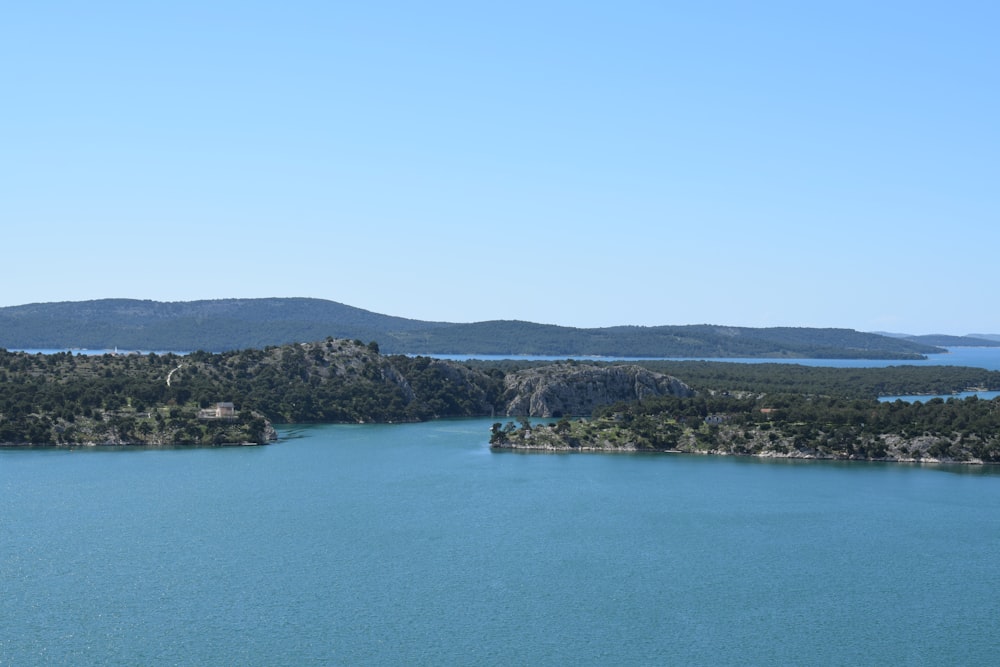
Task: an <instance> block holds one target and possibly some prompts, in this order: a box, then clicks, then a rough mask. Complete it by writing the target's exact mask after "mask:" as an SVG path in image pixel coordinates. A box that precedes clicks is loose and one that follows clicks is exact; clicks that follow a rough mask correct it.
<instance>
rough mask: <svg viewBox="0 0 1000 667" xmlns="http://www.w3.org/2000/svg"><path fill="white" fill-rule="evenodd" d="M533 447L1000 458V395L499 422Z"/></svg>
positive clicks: (797, 397)
mask: <svg viewBox="0 0 1000 667" xmlns="http://www.w3.org/2000/svg"><path fill="white" fill-rule="evenodd" d="M490 445H491V446H492V447H494V448H496V449H513V450H527V451H567V452H571V451H604V452H616V451H617V452H622V451H625V452H679V453H691V454H716V455H736V456H759V457H780V458H818V459H838V460H867V461H909V462H961V463H1000V398H997V399H993V400H980V399H978V398H977V397H975V396H973V397H969V398H965V399H956V398H949V399H942V398H932V399H929V400H928V401H926V402H923V401H917V402H913V403H908V402H904V401H901V400H897V401H894V402H881V401H878V400H875V399H861V398H845V397H832V396H816V395H803V394H753V393H749V392H738V393H725V394H709V395H700V396H698V397H694V398H674V397H661V398H657V399H654V400H650V401H642V402H635V403H629V404H617V405H613V406H607V407H605V408H602V409H601V410H598V411H595V414H594V416H593V418H590V419H577V420H570V419H561V420H559V421H558V422H555V423H551V424H542V425H532V424H531V422H530V420H523V421H522V422H521V424H520V426H518V425H516V424H514V423H513V422H508V423H507V425H506V426H502V425H501V424H500V423H499V422H498V423H496V424H494V426H493V429H492V433H491V437H490Z"/></svg>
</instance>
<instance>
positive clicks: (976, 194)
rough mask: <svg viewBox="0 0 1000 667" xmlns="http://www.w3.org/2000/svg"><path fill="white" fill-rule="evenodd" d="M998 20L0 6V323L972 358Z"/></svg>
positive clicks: (998, 327) (672, 10)
mask: <svg viewBox="0 0 1000 667" xmlns="http://www.w3.org/2000/svg"><path fill="white" fill-rule="evenodd" d="M998 26H1000V3H997V2H992V1H989V2H963V1H962V0H957V1H952V2H947V3H944V2H935V3H931V2H920V1H919V0H917V1H914V0H908V1H906V2H894V1H891V0H889V1H879V2H871V1H870V0H865V1H863V2H853V1H850V0H837V1H835V2H798V1H794V2H791V1H789V2H768V1H762V2H743V1H738V2H713V1H711V0H707V1H698V2H669V1H666V0H659V1H654V2H637V1H631V0H616V1H615V2H586V1H584V0H572V1H566V2H545V1H544V0H533V1H531V2H520V1H509V0H508V1H505V2H493V3H486V2H467V1H463V2H437V1H434V0H429V1H428V2H419V3H418V2H379V1H377V0H374V1H371V2H335V1H332V0H331V1H317V2H294V1H286V2H251V1H247V0H240V1H239V2H235V1H234V2H224V1H216V2H201V1H198V2H188V1H184V0H172V1H171V2H132V1H128V2H124V1H123V2H102V1H100V0H95V1H92V2H58V1H56V2H45V3H33V2H11V3H5V6H4V7H3V9H2V10H0V91H2V93H0V100H2V103H0V156H2V158H0V223H2V237H0V239H2V240H0V243H2V244H3V245H2V247H3V254H2V257H3V265H2V266H3V280H2V288H0V306H10V305H18V304H24V303H34V302H46V301H77V300H85V299H97V298H106V297H127V298H143V299H155V300H159V301H188V300H194V299H208V298H226V297H267V296H308V297H318V298H324V299H331V300H333V301H339V302H342V303H346V304H349V305H352V306H357V307H360V308H365V309H368V310H373V311H376V312H380V313H385V314H390V315H399V316H404V317H412V318H418V319H425V320H443V321H453V322H470V321H480V320H487V319H521V320H530V321H535V322H545V323H553V324H562V325H568V326H610V325H617V324H639V325H657V324H697V323H714V324H728V325H741V326H837V327H849V328H854V329H860V330H866V331H872V330H885V331H903V332H910V333H938V332H940V333H955V334H963V333H969V332H979V333H997V332H1000V308H998V307H997V302H998V297H997V290H996V285H997V278H996V268H997V255H998V250H1000V39H998V37H997V34H998V33H997V30H998Z"/></svg>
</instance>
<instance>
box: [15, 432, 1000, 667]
mask: <svg viewBox="0 0 1000 667" xmlns="http://www.w3.org/2000/svg"><path fill="white" fill-rule="evenodd" d="M490 423H491V420H482V419H479V420H456V421H439V422H431V423H425V424H403V425H365V426H343V425H341V426H312V427H288V428H284V429H282V431H281V434H282V436H283V439H282V440H281V441H280V442H278V443H277V444H274V445H270V446H267V447H253V448H221V449H211V448H207V449H187V450H185V449H171V450H102V449H76V450H5V451H0V494H2V497H3V500H4V502H3V505H2V506H0V545H2V546H3V550H4V556H3V558H2V560H0V620H2V627H3V629H4V631H3V633H2V634H0V664H3V665H8V664H9V665H48V664H74V665H86V664H101V665H140V664H171V665H174V664H176V665H203V664H219V665H222V664H240V665H337V664H344V665H365V664H391V665H396V664H421V665H450V664H455V665H511V664H533V665H535V664H539V665H544V664H582V665H606V664H649V665H746V664H755V665H764V664H797V665H811V664H812V665H856V664H901V665H940V664H963V665H986V664H994V663H995V654H996V639H995V637H996V636H997V634H998V631H1000V627H998V625H1000V620H998V619H1000V597H998V596H997V595H996V586H995V583H994V582H995V581H996V580H997V576H998V575H1000V561H998V559H997V558H996V557H995V555H996V553H998V551H1000V514H998V513H997V512H996V508H997V507H998V506H1000V475H998V471H997V469H996V468H993V467H982V466H980V467H971V466H970V467H963V466H918V465H906V464H882V463H861V462H855V463H836V462H817V461H807V462H801V461H770V460H757V459H738V458H712V457H698V456H684V455H598V454H595V455H587V454H550V455H546V454H530V455H525V454H515V453H507V452H504V453H494V452H491V451H490V450H489V448H488V446H487V444H486V442H487V437H488V430H489V425H490Z"/></svg>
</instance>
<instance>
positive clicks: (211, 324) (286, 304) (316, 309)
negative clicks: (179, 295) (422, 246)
mask: <svg viewBox="0 0 1000 667" xmlns="http://www.w3.org/2000/svg"><path fill="white" fill-rule="evenodd" d="M328 337H333V338H348V339H358V340H362V341H376V342H378V344H379V346H380V348H381V349H382V351H383V352H386V353H396V354H402V353H408V354H484V355H485V354H497V355H556V356H558V355H566V356H586V355H593V356H634V357H698V358H718V357H759V358H777V359H794V358H805V357H815V358H870V359H913V358H919V357H920V356H922V355H926V354H933V353H938V352H943V351H944V350H943V349H941V348H940V347H937V346H934V345H927V344H925V343H922V342H917V341H911V340H904V339H899V338H891V337H887V336H882V335H878V334H872V333H863V332H858V331H854V330H852V329H813V328H795V327H772V328H749V327H730V326H717V325H708V324H699V325H678V326H656V327H639V326H618V327H608V328H599V329H578V328H573V327H562V326H556V325H548V324H536V323H532V322H522V321H509V320H497V321H488V322H474V323H471V324H458V323H448V322H428V321H423V320H413V319H407V318H402V317H393V316H390V315H382V314H379V313H373V312H371V311H367V310H364V309H361V308H356V307H353V306H348V305H344V304H341V303H337V302H334V301H327V300H324V299H310V298H299V297H295V298H262V299H217V300H203V301H187V302H159V301H147V300H135V299H100V300H95V301H68V302H58V303H36V304H28V305H23V306H9V307H6V308H0V347H4V348H7V349H46V348H55V349H71V348H89V349H110V348H113V347H118V348H120V349H132V350H173V351H193V350H205V351H209V352H221V351H226V350H237V349H247V348H263V347H267V346H270V345H282V344H285V343H292V342H306V341H317V340H322V339H325V338H328Z"/></svg>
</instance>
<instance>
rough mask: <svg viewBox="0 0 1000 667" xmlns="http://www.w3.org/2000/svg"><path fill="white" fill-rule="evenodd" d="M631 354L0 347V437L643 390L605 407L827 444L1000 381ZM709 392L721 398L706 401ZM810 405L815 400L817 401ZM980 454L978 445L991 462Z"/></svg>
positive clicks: (519, 408) (249, 423)
mask: <svg viewBox="0 0 1000 667" xmlns="http://www.w3.org/2000/svg"><path fill="white" fill-rule="evenodd" d="M639 365H640V364H631V365H623V364H613V363H606V362H605V363H590V364H585V363H581V362H578V361H563V362H541V361H535V362H529V361H523V360H522V361H491V362H487V361H465V362H458V361H448V360H442V359H432V358H428V357H423V356H405V355H384V354H382V353H381V351H380V349H379V345H378V344H376V343H374V342H371V343H363V342H362V341H360V340H344V339H335V338H326V339H324V340H321V341H316V342H312V343H297V344H290V345H282V346H271V347H266V348H261V349H246V350H239V351H230V352H222V353H209V352H201V351H199V352H194V353H191V354H188V355H178V354H172V353H167V354H155V353H150V354H121V355H116V354H103V355H74V354H72V353H69V352H60V353H55V354H41V353H37V354H30V353H25V352H9V351H5V350H0V444H3V445H5V446H12V445H16V446H23V445H35V446H71V445H78V444H89V445H97V444H106V445H123V444H135V445H154V446H169V445H173V444H188V445H193V444H200V445H220V444H233V443H263V442H268V441H270V439H271V438H272V437H273V436H274V432H273V429H272V424H281V423H376V422H378V423H387V422H413V421H424V420H429V419H435V418H444V417H481V416H499V417H501V418H504V417H507V416H512V417H520V416H525V417H531V416H538V415H543V414H555V415H556V416H562V417H567V418H568V417H574V416H575V417H579V416H588V417H589V416H591V411H592V410H593V409H594V408H595V407H596V408H597V411H596V412H595V413H594V414H595V415H596V416H597V418H598V420H600V419H604V420H606V419H607V414H606V413H605V412H602V410H607V408H606V407H602V405H603V403H611V402H614V401H616V400H635V399H641V401H640V402H636V403H635V404H634V405H633V404H631V403H629V404H622V406H624V407H622V406H619V407H617V408H615V411H616V413H620V414H622V415H629V414H634V415H636V416H640V417H641V419H639V420H638V421H636V422H635V423H636V424H641V423H645V422H643V420H646V421H647V422H648V421H649V420H653V419H654V416H653V414H652V413H650V410H651V409H652V406H657V405H659V406H661V408H662V412H663V414H664V415H667V416H666V417H664V419H665V420H666V421H664V424H665V423H668V422H669V420H670V419H673V420H674V422H675V423H682V424H683V423H684V422H683V421H678V414H677V410H678V409H680V410H681V412H682V414H680V415H679V416H680V417H683V418H685V419H687V418H688V417H691V416H692V415H689V414H687V413H686V412H685V411H687V412H690V411H691V410H693V409H694V408H692V407H691V406H693V405H700V406H705V407H703V409H702V408H699V409H701V410H702V411H703V412H706V414H705V415H701V417H702V418H704V417H705V416H707V413H708V412H717V413H720V414H723V415H726V417H725V418H724V419H723V420H722V421H723V422H724V423H720V424H718V425H717V426H719V427H720V429H719V430H721V431H725V430H726V429H727V428H729V427H730V426H736V425H738V424H739V425H743V424H744V423H746V424H747V428H752V429H755V430H756V431H764V430H767V429H768V428H770V429H774V428H775V425H776V422H775V419H776V415H779V414H784V413H780V412H775V410H785V411H786V412H787V411H789V410H792V409H793V408H794V410H797V412H796V413H795V414H797V415H798V417H796V418H795V419H792V418H791V417H789V418H788V419H787V420H785V422H787V423H788V424H792V423H795V424H809V423H815V424H819V425H823V424H827V423H830V424H834V426H835V428H834V429H833V430H832V431H831V430H830V429H827V428H825V427H824V428H819V427H817V428H819V430H817V431H816V432H805V431H803V432H801V433H800V432H799V431H802V428H800V427H799V426H796V429H798V430H796V432H795V433H794V434H791V435H795V436H796V437H799V438H806V439H809V438H812V437H813V436H815V438H814V439H816V438H821V437H822V438H824V440H823V442H824V443H825V442H827V441H829V440H830V438H840V439H845V438H848V437H858V438H861V439H863V438H864V437H866V433H862V432H860V431H851V430H850V427H852V425H854V424H855V421H856V419H854V418H853V417H852V418H850V419H848V418H842V417H838V416H836V415H839V414H841V413H844V412H845V410H846V408H845V407H844V405H845V402H846V404H847V405H853V403H851V401H855V402H858V403H857V405H859V406H864V407H863V408H858V409H859V410H862V411H864V410H868V411H874V412H875V413H876V414H881V411H883V410H891V409H890V408H882V407H879V406H878V405H877V401H876V398H877V396H879V395H885V394H920V393H951V392H959V391H963V390H966V389H968V388H970V387H976V388H981V389H989V390H996V389H1000V372H997V371H987V370H983V369H976V368H965V367H947V366H935V367H916V366H896V367H888V368H863V369H857V368H825V367H811V366H797V365H794V364H770V363H768V364H739V363H730V362H666V361H649V362H642V363H641V366H643V367H644V368H645V370H643V369H640V368H639ZM664 392H665V393H668V394H672V395H674V396H675V398H676V397H680V396H687V399H685V400H691V401H696V402H695V403H689V404H673V403H669V400H670V399H667V398H663V397H661V396H659V394H662V393H664ZM692 394H693V395H692ZM751 396H752V397H754V400H755V401H757V403H756V404H754V405H755V407H756V408H757V409H759V408H762V407H768V408H771V411H770V412H769V413H768V414H770V415H771V416H770V418H769V419H768V420H766V422H765V421H761V420H760V419H759V417H760V414H765V413H754V412H753V410H751V409H749V408H747V407H746V404H745V402H746V401H747V400H749V398H748V397H751ZM735 397H740V398H739V400H737V399H736V398H735ZM658 401H665V402H663V403H659V402H658ZM719 401H721V402H722V403H723V404H724V405H723V404H720V405H719V406H716V407H707V406H714V405H715V402H719ZM733 401H736V402H733ZM739 401H743V403H740V402H739ZM831 401H832V402H831ZM602 402H603V403H602ZM768 402H770V405H766V404H767V403H768ZM940 403H941V404H942V405H947V406H949V411H950V412H954V413H956V414H958V413H968V415H967V416H966V417H961V416H960V417H956V418H955V419H954V420H953V421H954V424H953V426H954V428H955V429H957V430H956V431H955V432H959V433H961V432H968V433H973V434H974V435H976V437H978V438H980V439H981V440H983V441H984V442H986V440H988V438H985V437H984V436H981V435H979V431H978V430H976V429H978V428H979V426H978V424H979V423H980V422H979V421H977V420H979V419H980V416H978V415H974V414H973V412H975V410H979V409H980V407H976V405H975V403H973V402H969V403H968V404H966V403H961V402H956V401H941V402H940ZM982 403H983V404H986V403H988V402H985V401H983V402H982ZM220 404H223V405H227V406H228V405H231V406H232V407H231V413H227V415H226V416H225V417H224V418H222V417H214V416H212V415H207V414H206V411H210V410H211V409H213V408H214V407H215V406H219V405H220ZM953 404H954V405H953ZM678 405H680V406H686V407H682V408H677V406H678ZM929 405H930V406H932V407H930V408H928V409H929V410H931V411H933V410H939V409H940V408H938V407H936V406H937V405H938V402H935V401H930V402H929ZM966 405H967V406H968V407H967V408H966V407H962V406H966ZM629 406H631V407H629ZM664 406H667V407H664ZM805 406H809V410H811V411H812V412H811V413H809V412H808V411H806V409H805ZM817 406H822V408H823V409H822V410H819V411H817V410H818V408H817ZM914 410H916V411H914ZM522 413H527V414H522ZM536 413H537V414H536ZM571 413H572V414H571ZM577 413H579V414H577ZM789 414H791V413H789ZM900 414H902V415H910V417H912V418H910V417H907V419H909V421H907V419H903V420H902V421H899V422H898V423H896V422H886V423H887V424H889V426H890V427H891V429H895V430H896V431H898V430H899V429H901V428H904V427H905V428H906V429H908V430H907V433H908V432H909V431H910V430H913V431H914V432H916V431H917V430H919V428H918V427H919V426H920V424H921V423H922V422H920V421H919V420H917V419H916V417H915V416H914V415H918V414H919V409H909V408H908V409H907V410H903V411H901V412H900ZM949 414H950V413H949ZM670 415H673V416H670ZM748 415H749V416H748ZM751 417H754V418H755V419H751ZM838 420H840V421H838ZM844 420H846V421H844ZM758 421H760V423H757V422H758ZM841 421H844V423H841ZM785 422H782V423H785ZM591 423H594V422H593V421H592V422H591ZM616 423H617V424H618V425H617V426H616V428H621V422H620V421H619V422H616ZM869 423H873V422H871V420H869ZM766 424H770V426H766ZM907 424H909V425H908V426H907ZM661 426H663V425H662V424H660V425H658V426H656V428H655V429H654V431H655V430H656V429H659V428H661ZM687 426H691V424H690V423H688V424H687ZM574 428H576V427H574ZM588 428H593V427H592V426H591V427H588ZM630 428H632V429H633V432H634V438H633V439H634V440H635V442H636V443H637V447H639V448H640V449H641V448H642V447H643V446H644V445H642V443H643V442H645V441H646V440H649V439H650V437H653V436H655V437H661V436H656V435H655V433H652V434H647V433H645V432H643V431H642V429H640V428H639V427H638V426H634V425H633V426H632V427H630ZM784 428H785V427H784V426H781V427H780V429H784ZM780 429H779V430H780ZM667 431H670V429H667ZM665 432H666V431H665ZM772 432H775V431H773V430H772ZM894 432H895V431H894ZM791 435H789V437H791ZM655 437H654V440H653V441H654V442H655V441H656V440H655ZM664 437H665V436H664ZM743 437H744V438H747V437H748V436H747V435H746V434H744V436H743ZM782 437H784V436H782ZM990 456H992V454H989V453H988V452H987V453H986V458H989V457H990Z"/></svg>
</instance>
